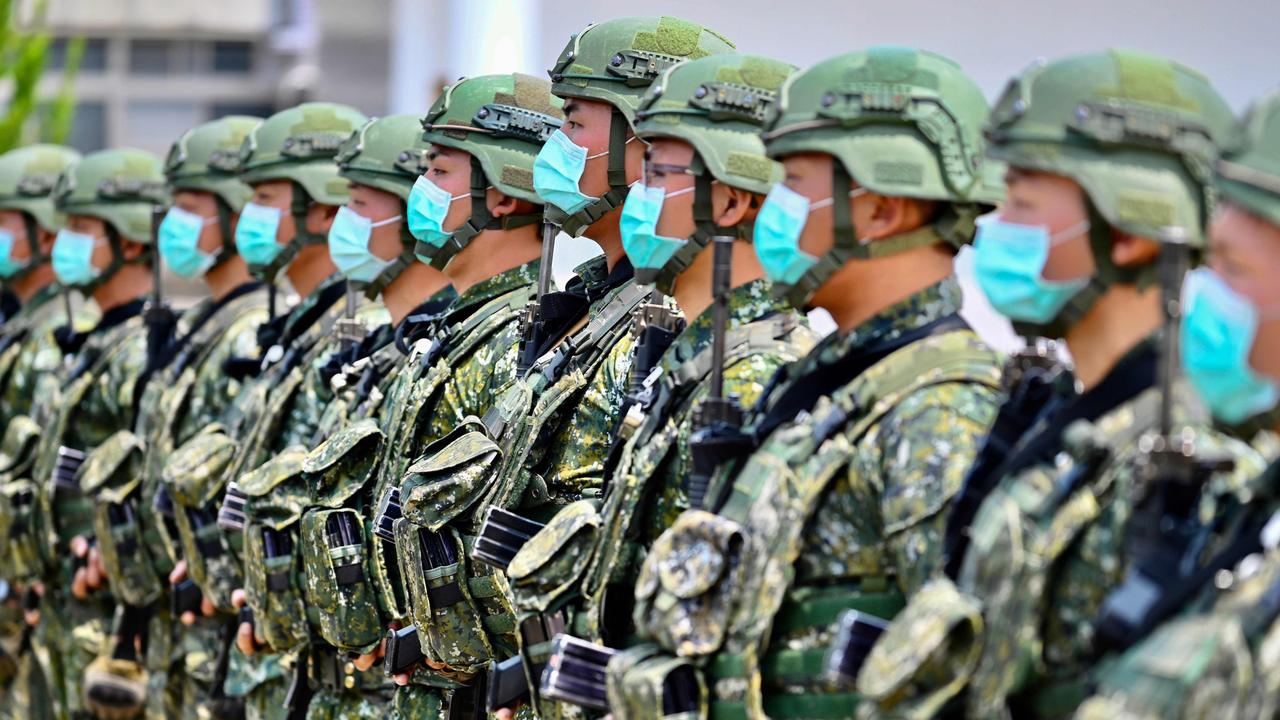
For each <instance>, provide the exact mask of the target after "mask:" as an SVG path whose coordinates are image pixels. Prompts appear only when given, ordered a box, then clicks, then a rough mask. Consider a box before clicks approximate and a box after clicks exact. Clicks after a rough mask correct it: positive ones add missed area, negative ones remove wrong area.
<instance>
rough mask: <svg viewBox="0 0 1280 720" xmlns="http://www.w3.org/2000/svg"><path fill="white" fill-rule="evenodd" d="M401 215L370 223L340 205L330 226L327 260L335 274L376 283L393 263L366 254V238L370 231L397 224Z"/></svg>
mask: <svg viewBox="0 0 1280 720" xmlns="http://www.w3.org/2000/svg"><path fill="white" fill-rule="evenodd" d="M400 217H401V216H400V215H395V216H393V217H389V218H386V219H385V220H379V221H378V222H373V221H372V220H370V219H369V218H367V217H364V216H363V215H360V214H359V213H357V212H356V211H355V210H352V209H351V208H349V207H347V206H346V205H343V206H342V207H340V208H338V214H337V215H336V216H334V218H333V224H332V225H330V226H329V257H330V258H331V259H332V260H333V264H334V265H337V266H338V272H340V273H342V276H343V277H345V278H346V279H348V280H354V281H356V282H362V283H371V282H373V281H374V280H376V279H377V277H378V276H379V275H381V274H382V271H383V270H385V269H386V268H387V266H389V265H390V264H391V263H393V262H395V260H394V259H392V260H383V259H382V258H380V257H378V256H377V255H374V254H373V252H371V251H370V250H369V238H370V237H371V236H372V235H373V229H374V228H376V227H382V226H384V225H390V224H391V223H393V222H399V220H400Z"/></svg>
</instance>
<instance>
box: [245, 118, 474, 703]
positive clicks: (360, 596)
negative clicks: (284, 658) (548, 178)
mask: <svg viewBox="0 0 1280 720" xmlns="http://www.w3.org/2000/svg"><path fill="white" fill-rule="evenodd" d="M421 136H422V129H421V126H420V123H419V118H418V117H417V116H413V115H394V116H391V117H387V118H379V119H374V120H370V121H369V122H368V123H366V124H365V125H364V126H363V127H361V128H360V129H359V130H358V131H356V132H355V133H353V134H352V135H351V137H349V138H348V139H347V141H346V142H345V143H344V144H343V145H342V147H341V148H339V151H338V156H337V160H338V168H339V170H338V173H339V176H340V177H343V178H346V179H347V180H349V181H350V182H351V188H350V194H351V199H350V201H349V202H348V203H347V205H345V206H343V207H342V208H341V209H340V210H339V211H338V214H337V216H336V217H335V219H334V223H333V225H332V227H330V229H329V252H330V255H331V256H332V257H333V259H334V261H335V263H336V264H337V265H338V268H339V272H341V273H342V274H343V275H344V276H345V277H346V278H347V281H348V282H349V283H352V284H354V285H356V286H357V287H359V288H362V289H363V291H364V292H365V294H366V295H368V296H370V297H376V296H377V295H378V294H379V293H380V294H381V297H382V298H383V301H384V302H385V303H386V306H387V310H388V311H389V314H390V319H391V323H389V324H387V325H383V326H381V327H379V328H377V329H376V330H375V331H373V332H371V333H370V334H369V336H368V337H367V338H365V339H364V341H363V342H361V343H360V346H359V347H358V348H356V349H355V350H354V351H353V352H352V353H350V354H348V355H347V357H350V358H354V359H352V360H351V361H349V362H347V363H345V364H344V365H343V367H342V369H341V370H340V371H339V372H338V373H337V374H335V375H334V376H333V377H332V378H331V380H330V383H329V384H330V387H331V389H332V390H333V391H334V399H333V400H332V401H331V402H330V403H329V404H328V405H327V406H326V407H325V408H324V414H323V420H322V421H321V423H320V429H319V431H318V432H317V435H316V437H315V438H314V439H313V440H312V441H311V444H312V445H319V447H318V448H317V449H316V450H315V451H314V452H313V453H311V454H310V455H308V457H307V458H306V459H305V461H304V462H303V470H304V473H305V475H306V477H307V478H308V479H313V480H312V484H311V486H310V490H309V492H308V493H307V494H306V495H304V496H302V497H301V498H300V499H301V500H302V501H303V502H302V503H301V504H300V506H299V507H300V509H301V517H300V519H299V521H298V528H299V531H298V534H299V540H300V545H301V547H302V551H301V563H300V566H301V574H302V575H303V578H304V581H303V592H302V596H303V599H304V601H305V603H306V605H307V608H308V613H307V619H308V622H309V623H310V625H311V633H310V636H311V637H310V645H309V647H308V666H309V682H310V684H311V689H312V691H313V692H314V693H315V694H314V695H313V696H312V698H311V701H310V704H309V705H308V706H307V717H308V718H313V719H318V720H327V719H328V718H364V717H376V716H381V715H383V714H385V713H386V712H387V709H388V708H387V706H388V704H389V702H390V700H391V697H392V695H393V692H394V685H393V684H392V683H391V682H390V680H389V679H388V678H387V677H386V675H385V674H384V673H383V671H382V668H381V667H379V668H377V669H375V670H372V671H370V668H371V666H372V665H373V661H374V660H375V659H376V653H375V652H374V650H375V649H376V648H377V647H378V646H379V645H380V644H381V642H382V638H383V632H382V630H383V622H382V619H381V614H380V604H379V598H378V596H377V593H376V590H375V586H374V585H373V584H372V576H371V575H370V573H369V571H366V569H365V567H364V566H363V565H362V564H361V563H360V562H358V559H359V558H361V557H362V556H363V557H369V556H368V555H367V554H363V549H364V547H365V546H366V543H367V542H368V541H369V538H368V537H367V536H366V535H365V534H364V532H363V530H362V528H363V527H364V521H363V519H362V516H361V512H362V511H363V510H364V509H365V508H371V507H373V506H374V505H375V504H376V500H377V498H374V497H372V493H373V488H372V484H373V483H372V482H370V480H371V477H370V476H369V475H368V474H367V472H365V471H367V469H368V464H367V463H365V462H363V461H362V459H361V458H360V455H361V454H362V453H364V452H365V451H366V450H367V449H368V448H367V445H366V444H364V443H362V442H359V441H361V440H365V439H366V438H367V434H362V433H364V431H365V429H366V428H367V427H369V421H368V420H367V419H369V418H380V417H381V416H382V414H383V413H384V412H386V411H387V409H388V408H387V407H386V406H385V405H384V404H383V400H385V399H386V397H387V395H386V393H387V390H388V389H389V387H390V385H391V383H393V382H394V377H395V374H396V373H397V372H399V371H401V370H403V369H405V368H406V366H407V363H406V362H405V355H404V353H403V352H402V351H401V348H402V347H405V345H404V333H406V332H408V331H409V330H410V328H411V327H413V326H415V325H417V324H419V323H424V322H427V320H426V319H427V318H434V317H435V316H437V315H438V314H440V313H442V312H443V311H444V310H445V308H446V307H447V306H448V305H449V303H450V302H452V300H453V299H454V297H456V296H455V294H454V292H453V289H452V288H451V287H450V286H449V284H448V278H447V277H446V276H445V275H444V274H443V273H441V272H440V271H439V270H436V269H434V268H432V267H431V266H429V265H426V264H424V263H421V262H419V261H418V260H417V258H416V257H415V256H414V247H415V240H414V238H413V236H412V235H411V234H410V233H409V230H408V223H407V222H406V221H405V219H404V218H405V215H406V202H407V200H408V198H409V194H410V191H411V190H412V188H413V184H414V181H415V180H416V179H417V178H418V177H419V176H420V175H421V173H422V172H423V171H424V170H425V169H426V155H427V144H426V143H425V142H423V141H422V139H421ZM397 340H399V342H397ZM362 421H363V422H362ZM335 429H336V430H337V432H333V431H334V430H335ZM353 440H354V441H355V442H352V441H353ZM321 441H325V442H324V443H323V444H321ZM368 459H372V457H371V456H370V457H369V458H368ZM321 478H323V481H322V482H321V481H320V479H321ZM281 487H282V488H285V487H288V484H287V483H286V485H282V486H281ZM280 494H281V495H283V492H282V493H280ZM257 502H258V501H257V500H255V501H254V503H255V504H256V503H257ZM353 552H356V553H357V554H356V555H355V556H354V557H355V558H356V559H357V561H356V562H353V561H352V555H351V553H353ZM343 553H346V554H343ZM374 567H375V566H374V564H373V563H369V565H368V568H369V570H372V569H373V568H374ZM383 614H385V613H383ZM350 654H359V655H360V657H359V659H357V660H356V661H354V662H351V661H350V660H349V655H350Z"/></svg>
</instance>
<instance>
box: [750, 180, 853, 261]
mask: <svg viewBox="0 0 1280 720" xmlns="http://www.w3.org/2000/svg"><path fill="white" fill-rule="evenodd" d="M866 193H867V190H866V188H855V189H853V190H852V191H850V192H849V197H851V198H856V197H858V196H860V195H865V194H866ZM833 202H834V201H833V200H832V198H825V199H823V200H818V201H816V202H809V198H807V197H805V196H803V195H801V194H800V193H798V192H796V191H795V190H792V189H791V188H789V187H787V186H786V185H783V184H782V183H778V184H777V185H774V186H773V187H772V188H770V190H769V195H768V196H767V197H766V198H765V199H764V204H763V205H761V206H760V212H759V214H757V215H756V224H755V229H754V231H753V232H752V244H753V245H755V248H756V257H758V258H759V259H760V266H761V267H763V268H764V272H765V274H766V275H768V276H769V280H770V282H774V283H777V284H779V285H795V284H796V283H797V282H799V281H800V278H802V277H804V274H805V273H806V272H808V271H809V268H811V267H813V266H814V265H816V264H818V258H816V257H814V256H812V255H810V254H809V253H807V252H805V251H803V250H801V249H800V235H801V234H802V233H804V226H805V224H806V223H808V222H809V215H810V214H811V213H813V211H814V210H820V209H822V208H824V207H827V206H829V205H831V204H832V203H833Z"/></svg>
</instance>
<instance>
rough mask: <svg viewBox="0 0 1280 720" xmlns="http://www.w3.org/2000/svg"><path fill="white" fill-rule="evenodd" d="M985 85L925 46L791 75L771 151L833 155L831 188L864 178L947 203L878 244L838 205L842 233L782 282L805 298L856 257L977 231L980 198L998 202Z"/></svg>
mask: <svg viewBox="0 0 1280 720" xmlns="http://www.w3.org/2000/svg"><path fill="white" fill-rule="evenodd" d="M988 110H989V107H988V105H987V101H986V99H985V98H984V97H983V94H982V90H981V89H980V88H979V87H978V85H977V83H975V82H974V81H973V80H972V79H970V78H969V77H968V76H967V75H965V74H964V72H963V71H962V70H961V68H960V66H959V65H958V64H957V63H956V62H955V61H953V60H951V59H949V58H947V57H944V56H942V55H938V54H936V53H932V52H928V51H925V50H917V49H915V48H908V47H899V46H892V45H884V46H877V47H872V48H869V49H867V50H863V51H858V52H852V53H847V54H844V55H838V56H836V57H833V58H830V59H828V60H824V61H822V62H820V63H818V64H817V65H814V66H813V67H810V68H808V69H805V70H802V71H801V72H798V73H796V74H795V75H793V76H791V78H790V79H789V80H788V81H787V82H786V83H785V84H784V85H783V87H782V92H781V96H780V98H779V100H778V103H777V105H776V110H775V112H774V113H773V114H772V115H771V117H770V119H769V121H768V122H767V125H766V131H765V133H764V141H765V146H766V148H767V151H768V154H769V156H770V157H773V158H781V157H784V156H786V155H791V154H795V153H803V152H819V153H825V154H827V155H831V156H832V157H833V158H834V162H833V163H832V197H835V198H844V197H846V196H848V194H849V193H850V191H851V190H852V188H853V183H854V182H856V183H857V184H858V185H859V186H860V187H863V188H866V189H867V190H869V191H870V192H873V193H876V194H878V195H884V196H889V197H907V198H916V199H920V200H928V201H934V202H938V203H940V208H939V212H938V213H937V215H936V217H935V218H934V220H933V223H932V226H931V227H929V228H922V229H921V231H919V232H910V233H905V234H903V235H900V236H898V237H894V238H885V239H882V240H878V241H876V242H871V243H863V242H861V241H860V240H859V238H858V234H857V230H856V228H854V227H853V219H852V217H851V213H850V210H849V204H848V203H845V202H837V203H834V204H833V206H832V209H833V216H834V224H835V240H834V243H833V245H832V248H831V249H830V250H829V251H828V252H827V253H826V255H825V256H824V257H822V258H820V259H819V261H818V262H817V263H816V264H814V265H813V266H812V267H810V268H809V269H808V270H807V271H806V272H805V273H804V275H802V276H801V277H800V278H799V279H798V280H797V281H796V283H795V284H794V285H792V286H788V285H785V284H781V283H775V288H776V289H777V290H778V291H779V292H780V293H783V294H786V295H787V297H788V298H789V299H790V300H791V302H792V303H793V304H795V305H797V306H802V305H803V304H804V303H805V302H806V301H807V300H808V298H809V297H811V296H812V295H813V293H814V292H815V291H816V290H817V289H818V288H819V287H820V286H821V285H822V284H823V283H824V282H826V281H827V279H828V278H829V277H831V275H832V274H833V273H834V272H835V271H836V270H837V269H839V268H840V267H841V266H842V265H844V264H845V263H846V262H848V261H850V260H853V259H866V258H871V257H882V256H886V255H892V254H895V253H899V252H903V251H906V250H911V249H913V248H917V247H921V246H925V245H931V244H935V243H936V242H937V240H938V237H939V236H940V237H941V238H942V239H943V240H944V241H946V242H948V243H950V244H951V245H952V246H954V247H959V246H961V245H964V244H966V243H969V242H971V241H972V240H973V235H974V230H975V221H976V219H977V217H978V215H979V214H980V212H981V211H980V210H979V207H980V206H981V205H983V204H990V203H994V202H995V201H996V200H997V199H998V196H999V192H1000V191H999V188H998V186H997V187H992V186H991V185H992V181H991V178H992V177H993V173H991V172H990V171H989V170H988V169H987V168H985V167H984V161H983V145H982V134H981V132H982V124H983V122H984V121H985V120H986V118H987V113H988Z"/></svg>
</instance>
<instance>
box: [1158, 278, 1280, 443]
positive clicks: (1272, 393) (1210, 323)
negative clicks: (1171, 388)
mask: <svg viewBox="0 0 1280 720" xmlns="http://www.w3.org/2000/svg"><path fill="white" fill-rule="evenodd" d="M1277 316H1280V306H1274V305H1273V306H1271V307H1268V308H1261V309H1259V308H1258V307H1256V306H1255V305H1254V304H1253V303H1252V302H1251V301H1250V300H1249V299H1248V298H1246V297H1245V296H1243V295H1241V294H1240V293H1238V292H1236V291H1235V290H1232V289H1231V286H1230V285H1227V283H1226V282H1224V281H1223V280H1222V278H1220V277H1218V275H1217V274H1216V273H1214V272H1213V271H1212V270H1210V269H1208V268H1198V269H1196V270H1192V271H1191V272H1189V273H1187V277H1186V279H1185V280H1183V283H1182V334H1181V336H1180V349H1181V355H1182V367H1183V369H1184V370H1185V371H1186V373H1187V379H1188V380H1190V381H1191V385H1192V386H1193V387H1194V388H1195V389H1196V392H1198V393H1199V394H1200V397H1201V398H1203V399H1204V401H1205V404H1206V405H1208V406H1209V410H1210V411H1211V412H1212V413H1213V415H1214V417H1216V418H1218V419H1219V420H1222V421H1223V422H1227V423H1239V422H1243V421H1244V420H1247V419H1249V418H1250V417H1252V416H1254V415H1257V414H1259V413H1262V412H1266V411H1267V410H1270V409H1271V408H1273V407H1275V405H1276V402H1277V400H1280V385H1278V384H1277V383H1276V381H1275V380H1272V379H1271V378H1269V377H1266V376H1265V375H1262V374H1260V373H1258V372H1256V371H1255V370H1254V369H1253V368H1252V367H1250V366H1249V353H1250V352H1251V351H1252V350H1253V341H1254V338H1255V337H1256V336H1257V334H1258V325H1259V323H1261V322H1262V321H1263V320H1270V319H1273V318H1275V317H1277Z"/></svg>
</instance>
